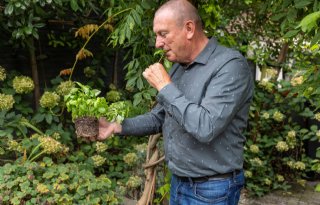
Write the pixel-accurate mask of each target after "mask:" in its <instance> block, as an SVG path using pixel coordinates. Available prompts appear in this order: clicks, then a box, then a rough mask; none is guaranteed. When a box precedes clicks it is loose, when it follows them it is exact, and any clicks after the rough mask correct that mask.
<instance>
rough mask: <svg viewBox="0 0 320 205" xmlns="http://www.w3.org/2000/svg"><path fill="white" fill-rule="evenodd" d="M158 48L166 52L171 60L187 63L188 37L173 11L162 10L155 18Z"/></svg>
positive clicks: (154, 26)
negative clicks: (178, 23)
mask: <svg viewBox="0 0 320 205" xmlns="http://www.w3.org/2000/svg"><path fill="white" fill-rule="evenodd" d="M153 31H154V32H155V34H156V48H161V49H163V50H164V51H165V52H166V57H167V59H168V60H169V61H171V62H178V63H186V60H187V59H186V54H187V49H186V48H187V38H186V33H185V30H184V26H178V25H177V23H176V19H175V18H174V16H173V15H172V13H168V12H161V13H159V14H157V15H156V16H155V18H154V20H153Z"/></svg>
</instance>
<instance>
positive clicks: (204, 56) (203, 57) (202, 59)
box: [180, 38, 218, 69]
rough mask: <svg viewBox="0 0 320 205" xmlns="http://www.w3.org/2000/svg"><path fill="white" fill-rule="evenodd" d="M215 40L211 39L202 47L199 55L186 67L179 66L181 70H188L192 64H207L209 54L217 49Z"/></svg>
mask: <svg viewBox="0 0 320 205" xmlns="http://www.w3.org/2000/svg"><path fill="white" fill-rule="evenodd" d="M217 44H218V42H217V39H215V38H211V39H210V40H209V42H208V44H207V45H206V46H205V47H204V49H203V50H202V51H201V52H200V54H199V55H198V56H197V57H196V59H195V60H194V61H193V62H192V63H190V64H189V65H188V66H185V65H182V64H180V65H181V66H182V67H183V68H185V69H188V68H189V67H190V66H191V65H193V64H194V63H200V64H204V65H205V64H207V63H208V61H209V58H210V56H211V54H212V53H213V52H214V50H215V49H216V47H217Z"/></svg>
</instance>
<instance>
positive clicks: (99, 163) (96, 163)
mask: <svg viewBox="0 0 320 205" xmlns="http://www.w3.org/2000/svg"><path fill="white" fill-rule="evenodd" d="M91 159H92V160H93V164H94V166H95V167H100V166H102V165H103V164H104V163H105V161H106V158H104V157H102V156H101V155H98V154H97V155H94V156H92V157H91Z"/></svg>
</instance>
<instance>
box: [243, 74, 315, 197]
mask: <svg viewBox="0 0 320 205" xmlns="http://www.w3.org/2000/svg"><path fill="white" fill-rule="evenodd" d="M290 90H292V85H291V83H290V82H287V81H280V82H278V81H276V80H275V79H270V80H265V81H263V82H261V81H260V82H257V85H256V89H255V95H254V99H253V102H252V106H251V108H250V115H249V116H250V119H249V128H248V131H247V133H246V136H247V143H246V146H245V165H244V166H245V176H246V178H247V183H246V187H247V189H248V190H249V191H250V192H249V193H250V194H252V195H258V196H261V195H264V194H265V193H268V192H269V191H270V190H274V189H284V190H287V189H288V188H290V186H291V185H292V184H293V183H295V184H296V183H298V184H300V185H302V186H303V185H304V183H305V181H306V179H308V178H307V175H306V173H307V172H310V171H311V166H312V159H310V158H309V157H308V156H306V153H305V146H304V141H305V140H311V139H313V138H314V137H315V136H316V133H317V131H318V129H319V128H317V127H316V126H313V127H311V128H309V127H304V126H303V123H301V122H305V121H306V120H308V118H312V117H313V116H315V115H314V114H313V113H312V112H310V110H309V108H308V107H307V106H306V99H305V98H304V97H301V96H299V97H298V96H293V95H288V92H289V91H290ZM317 140H318V138H317Z"/></svg>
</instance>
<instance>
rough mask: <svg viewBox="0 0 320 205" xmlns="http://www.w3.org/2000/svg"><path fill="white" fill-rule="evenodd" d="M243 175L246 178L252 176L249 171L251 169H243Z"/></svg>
mask: <svg viewBox="0 0 320 205" xmlns="http://www.w3.org/2000/svg"><path fill="white" fill-rule="evenodd" d="M244 176H245V177H246V178H251V177H252V172H251V171H245V172H244Z"/></svg>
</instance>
